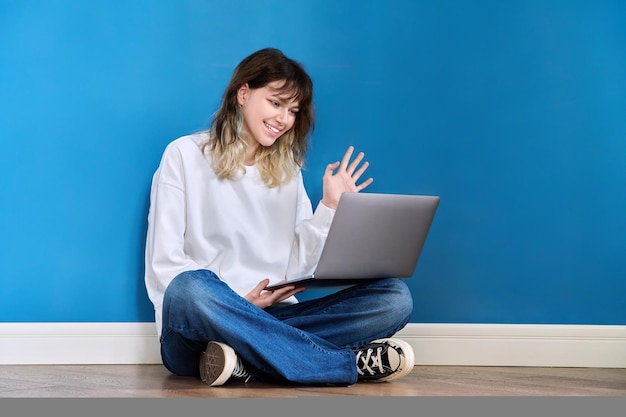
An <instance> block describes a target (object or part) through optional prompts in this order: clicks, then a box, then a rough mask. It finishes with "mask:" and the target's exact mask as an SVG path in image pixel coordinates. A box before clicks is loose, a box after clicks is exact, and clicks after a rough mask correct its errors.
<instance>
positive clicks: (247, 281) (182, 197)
mask: <svg viewBox="0 0 626 417" xmlns="http://www.w3.org/2000/svg"><path fill="white" fill-rule="evenodd" d="M207 138H208V136H207V134H206V132H202V133H196V134H193V135H189V136H183V137H181V138H178V139H176V140H175V141H173V142H172V143H170V144H169V145H168V146H167V148H166V149H165V152H164V153H163V157H162V159H161V163H160V165H159V167H158V169H157V170H156V172H155V173H154V176H153V179H152V188H151V191H150V209H149V213H148V232H147V237H146V253H145V284H146V289H147V292H148V296H149V298H150V300H151V301H152V303H153V305H154V310H155V321H156V326H157V333H158V335H159V336H160V335H161V330H162V311H161V310H162V304H163V293H164V292H165V289H166V288H167V286H168V284H169V283H170V282H171V281H172V279H174V278H175V277H176V276H177V275H178V274H180V273H181V272H184V271H190V270H196V269H209V270H211V271H213V272H215V273H216V274H217V275H218V276H219V277H220V278H221V279H222V280H223V281H225V282H226V283H228V285H229V286H230V287H231V288H232V289H233V290H234V291H235V292H237V293H238V294H239V295H241V296H245V295H246V294H248V293H249V292H250V290H252V288H254V287H255V286H256V285H257V284H258V283H259V282H260V281H261V280H262V279H264V278H270V280H271V281H270V282H277V281H280V280H282V279H285V278H292V277H295V276H299V275H304V274H309V273H312V272H313V270H314V269H315V265H316V264H317V261H318V260H319V257H320V254H321V250H322V246H323V243H324V241H325V239H326V235H327V234H328V228H329V227H330V223H331V221H332V218H333V216H334V213H335V212H334V210H332V209H330V208H328V207H326V206H324V205H323V204H321V203H320V204H319V205H318V206H317V209H316V210H315V214H313V211H312V206H311V201H310V200H309V197H308V195H307V193H306V190H305V188H304V182H303V180H302V173H301V172H299V173H298V175H297V176H296V177H295V178H294V179H293V180H292V181H291V182H290V183H289V184H286V185H284V186H282V187H277V188H268V187H267V186H266V185H265V184H264V183H263V181H262V180H261V179H260V175H259V172H258V170H257V169H256V167H255V166H248V167H246V173H245V174H244V175H241V176H240V178H238V179H236V180H220V179H218V178H217V176H216V175H215V173H214V172H213V169H212V168H211V165H210V162H209V160H208V158H207V157H206V156H205V155H203V154H202V152H201V150H200V145H201V143H203V142H204V141H205V140H206V139H207ZM288 302H292V303H293V302H297V300H296V298H295V297H291V298H290V299H289V300H288Z"/></svg>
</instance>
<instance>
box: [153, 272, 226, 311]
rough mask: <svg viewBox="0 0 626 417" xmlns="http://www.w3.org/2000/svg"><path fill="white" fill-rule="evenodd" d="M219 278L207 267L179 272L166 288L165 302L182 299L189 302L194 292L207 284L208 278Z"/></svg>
mask: <svg viewBox="0 0 626 417" xmlns="http://www.w3.org/2000/svg"><path fill="white" fill-rule="evenodd" d="M213 277H215V278H217V276H216V275H215V273H213V272H212V271H209V270H206V269H199V270H197V271H185V272H181V273H180V274H178V275H177V276H176V277H175V278H174V279H173V280H172V281H171V282H170V283H169V285H168V286H167V288H166V289H165V294H164V297H165V302H167V301H172V300H180V301H182V302H185V303H188V302H189V300H190V299H193V297H190V296H191V295H193V294H197V293H198V292H200V287H204V286H206V283H207V281H208V280H210V279H212V278H213Z"/></svg>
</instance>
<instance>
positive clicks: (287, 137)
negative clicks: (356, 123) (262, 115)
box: [202, 48, 314, 187]
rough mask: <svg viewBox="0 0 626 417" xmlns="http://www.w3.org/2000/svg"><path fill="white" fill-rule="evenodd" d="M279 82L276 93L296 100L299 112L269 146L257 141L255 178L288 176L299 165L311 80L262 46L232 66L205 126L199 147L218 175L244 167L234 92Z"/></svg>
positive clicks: (310, 112) (276, 180) (273, 183)
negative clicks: (257, 175)
mask: <svg viewBox="0 0 626 417" xmlns="http://www.w3.org/2000/svg"><path fill="white" fill-rule="evenodd" d="M275 81H284V84H283V85H282V86H281V88H280V91H279V93H284V94H288V95H289V99H293V100H296V101H298V106H299V111H298V113H297V115H296V120H295V123H294V126H293V127H292V128H291V129H290V130H289V131H288V132H286V133H284V134H283V135H282V136H280V138H278V140H277V141H276V142H274V144H273V145H272V146H269V147H264V146H261V147H260V148H259V150H258V151H257V152H256V154H255V161H254V163H255V165H256V166H257V168H258V170H259V172H260V174H261V179H262V180H263V182H264V183H265V184H266V185H267V186H268V187H278V186H280V185H282V184H286V183H288V182H289V181H291V180H292V179H293V178H294V176H295V175H296V174H297V172H298V170H299V169H300V168H302V167H303V166H304V159H305V154H306V151H307V148H308V140H309V135H310V133H311V132H312V130H313V126H314V109H313V82H312V81H311V78H310V77H309V75H308V74H307V73H306V71H305V70H304V68H303V67H302V65H301V64H300V63H299V62H297V61H294V60H293V59H290V58H288V57H286V56H285V55H284V54H283V53H282V52H281V51H280V50H278V49H274V48H265V49H261V50H258V51H256V52H254V53H253V54H251V55H249V56H248V57H246V58H245V59H244V60H243V61H241V62H240V63H239V65H238V66H237V67H236V68H235V70H234V72H233V75H232V77H231V79H230V82H229V84H228V86H227V87H226V90H225V92H224V95H223V97H222V102H221V105H220V108H219V109H218V110H217V112H216V113H215V115H214V117H213V120H212V122H211V127H210V128H209V139H208V140H207V141H206V142H205V143H203V144H202V151H203V152H205V153H207V152H208V153H210V155H211V162H212V164H213V169H214V171H215V173H216V174H217V176H218V178H221V179H234V178H237V176H238V175H239V174H241V173H242V172H245V165H244V160H245V155H246V147H247V143H246V141H245V138H244V137H243V136H242V130H243V115H242V113H241V110H240V107H239V103H238V102H237V91H238V90H239V88H240V87H241V86H242V85H244V84H246V83H247V84H248V86H249V88H251V89H256V88H262V87H265V86H266V85H267V84H269V83H272V82H275Z"/></svg>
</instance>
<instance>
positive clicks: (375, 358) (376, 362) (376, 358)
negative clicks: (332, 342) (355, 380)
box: [356, 346, 385, 375]
mask: <svg viewBox="0 0 626 417" xmlns="http://www.w3.org/2000/svg"><path fill="white" fill-rule="evenodd" d="M382 350H383V349H382V347H380V346H379V347H377V348H376V355H372V353H374V349H372V348H369V349H367V354H366V355H365V357H363V351H362V350H361V351H359V352H358V353H357V355H356V363H357V365H358V364H359V360H360V361H361V362H362V364H361V366H357V371H358V372H359V374H360V375H365V372H364V371H367V372H369V374H370V375H374V374H375V373H376V371H375V370H374V369H372V368H371V367H370V364H369V362H370V359H371V361H372V364H371V366H372V367H374V368H376V367H378V369H379V372H380V373H384V372H385V370H384V368H383V361H382V358H381V353H382Z"/></svg>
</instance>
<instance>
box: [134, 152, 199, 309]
mask: <svg viewBox="0 0 626 417" xmlns="http://www.w3.org/2000/svg"><path fill="white" fill-rule="evenodd" d="M185 219H186V216H185V178H184V169H183V159H182V156H181V153H180V150H179V149H178V148H177V147H175V146H172V145H169V146H168V147H167V148H166V150H165V152H164V153H163V157H162V159H161V163H160V165H159V168H158V169H157V171H156V172H155V174H154V176H153V179H152V187H151V190H150V208H149V213H148V230H147V235H146V252H145V269H146V270H145V282H146V288H147V291H148V295H149V297H150V299H151V300H152V302H153V304H154V306H155V309H157V310H158V309H159V308H160V307H161V305H162V301H163V294H164V292H165V289H166V288H167V286H168V285H169V283H170V282H171V281H172V280H173V279H174V278H175V277H176V276H177V275H178V274H179V273H181V272H184V271H188V270H196V269H199V268H200V266H199V265H198V264H196V263H195V262H194V261H193V260H192V259H191V258H190V257H189V256H187V255H186V254H185V251H184V235H185V228H186V224H185Z"/></svg>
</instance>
